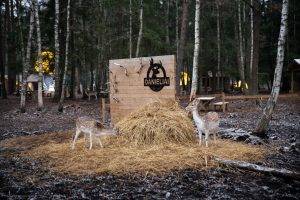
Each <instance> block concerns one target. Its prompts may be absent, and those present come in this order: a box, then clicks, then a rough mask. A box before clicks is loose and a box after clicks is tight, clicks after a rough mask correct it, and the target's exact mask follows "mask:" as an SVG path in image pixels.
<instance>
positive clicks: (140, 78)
mask: <svg viewBox="0 0 300 200" xmlns="http://www.w3.org/2000/svg"><path fill="white" fill-rule="evenodd" d="M151 58H153V61H154V63H159V62H160V61H161V63H162V66H163V67H164V69H165V71H166V76H167V77H169V78H170V86H164V88H163V89H162V90H160V91H159V92H155V91H152V90H151V89H150V87H148V86H144V78H146V77H147V71H148V68H149V67H150V59H151ZM109 70H110V73H109V81H110V112H111V121H112V123H113V124H115V123H117V122H118V121H119V120H120V119H122V118H123V117H124V116H126V115H128V114H130V113H131V112H132V111H134V110H136V109H138V108H141V107H142V106H144V105H145V104H148V103H150V102H153V101H155V100H158V99H174V100H175V93H176V92H175V88H176V87H175V56H174V55H167V56H155V57H141V58H132V59H118V60H110V61H109ZM125 72H127V75H126V73H125ZM160 74H161V73H160ZM160 74H159V75H158V77H160Z"/></svg>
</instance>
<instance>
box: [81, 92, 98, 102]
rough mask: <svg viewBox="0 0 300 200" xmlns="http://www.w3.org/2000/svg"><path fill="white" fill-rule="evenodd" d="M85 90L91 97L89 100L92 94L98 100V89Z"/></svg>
mask: <svg viewBox="0 0 300 200" xmlns="http://www.w3.org/2000/svg"><path fill="white" fill-rule="evenodd" d="M84 92H85V94H86V95H87V96H88V97H89V101H90V100H91V96H94V97H95V99H96V100H97V91H89V90H85V91H84Z"/></svg>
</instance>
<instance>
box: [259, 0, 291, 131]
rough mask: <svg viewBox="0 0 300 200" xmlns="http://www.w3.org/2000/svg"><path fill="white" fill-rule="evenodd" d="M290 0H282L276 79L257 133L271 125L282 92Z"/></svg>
mask: <svg viewBox="0 0 300 200" xmlns="http://www.w3.org/2000/svg"><path fill="white" fill-rule="evenodd" d="M288 2H289V1H288V0H283V1H282V12H281V25H280V32H279V38H278V48H277V59H276V68H275V73H274V81H273V86H272V91H271V95H270V97H269V99H268V102H267V105H266V107H265V108H264V110H263V113H262V116H261V118H260V120H259V121H258V123H257V125H256V128H255V130H254V133H256V134H257V135H261V136H264V135H265V132H266V130H267V128H268V126H269V123H270V120H271V116H272V113H273V110H274V107H275V105H276V103H277V99H278V95H279V92H280V82H281V75H282V67H283V61H284V46H285V41H286V34H287V28H288V23H287V22H288Z"/></svg>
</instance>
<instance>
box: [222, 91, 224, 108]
mask: <svg viewBox="0 0 300 200" xmlns="http://www.w3.org/2000/svg"><path fill="white" fill-rule="evenodd" d="M222 109H223V112H225V93H224V92H222Z"/></svg>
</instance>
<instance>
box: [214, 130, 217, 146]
mask: <svg viewBox="0 0 300 200" xmlns="http://www.w3.org/2000/svg"><path fill="white" fill-rule="evenodd" d="M216 134H217V133H216V132H214V142H215V144H216Z"/></svg>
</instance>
